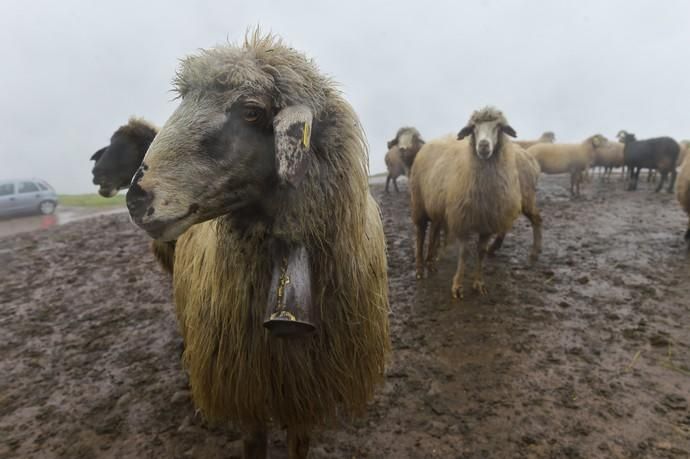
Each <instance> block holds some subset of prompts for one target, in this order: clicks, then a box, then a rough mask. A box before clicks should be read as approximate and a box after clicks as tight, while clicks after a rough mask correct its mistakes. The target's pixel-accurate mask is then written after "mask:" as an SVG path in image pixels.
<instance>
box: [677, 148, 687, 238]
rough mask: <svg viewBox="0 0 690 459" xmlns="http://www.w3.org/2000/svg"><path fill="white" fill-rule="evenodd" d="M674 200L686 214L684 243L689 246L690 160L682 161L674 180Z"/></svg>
mask: <svg viewBox="0 0 690 459" xmlns="http://www.w3.org/2000/svg"><path fill="white" fill-rule="evenodd" d="M676 198H678V202H679V203H680V206H681V207H682V208H683V210H684V211H685V213H686V214H688V218H689V220H688V229H687V231H686V232H685V241H686V242H687V243H688V244H690V160H689V159H686V160H685V161H683V165H682V166H681V168H680V173H679V174H678V177H677V178H676Z"/></svg>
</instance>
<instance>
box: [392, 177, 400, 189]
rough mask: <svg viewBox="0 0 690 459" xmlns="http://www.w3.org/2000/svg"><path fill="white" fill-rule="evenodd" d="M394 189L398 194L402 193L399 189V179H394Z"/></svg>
mask: <svg viewBox="0 0 690 459" xmlns="http://www.w3.org/2000/svg"><path fill="white" fill-rule="evenodd" d="M393 188H395V192H396V193H400V190H399V189H398V177H393Z"/></svg>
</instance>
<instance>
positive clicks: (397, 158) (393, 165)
mask: <svg viewBox="0 0 690 459" xmlns="http://www.w3.org/2000/svg"><path fill="white" fill-rule="evenodd" d="M387 145H388V152H387V153H386V156H385V158H384V160H385V162H386V168H387V169H388V176H387V177H386V187H385V191H386V193H387V192H388V184H389V183H390V182H391V181H392V182H393V187H394V188H395V191H399V190H398V183H397V179H398V177H400V176H401V175H405V176H409V175H410V169H412V164H413V163H414V159H415V157H416V156H417V153H418V152H419V149H420V148H422V145H424V140H423V139H422V136H421V135H420V134H419V131H418V130H417V129H415V128H413V127H402V128H400V129H398V132H397V133H396V134H395V137H394V138H393V140H389V141H388V144H387Z"/></svg>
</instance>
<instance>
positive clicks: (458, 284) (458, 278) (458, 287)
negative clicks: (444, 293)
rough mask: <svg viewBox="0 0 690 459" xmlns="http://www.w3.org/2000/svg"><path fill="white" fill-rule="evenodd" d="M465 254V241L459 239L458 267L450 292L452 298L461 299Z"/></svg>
mask: <svg viewBox="0 0 690 459" xmlns="http://www.w3.org/2000/svg"><path fill="white" fill-rule="evenodd" d="M466 256H467V241H466V240H464V239H460V241H459V243H458V268H457V270H456V271H455V276H453V287H452V288H451V293H452V295H453V298H454V299H456V300H457V299H460V300H461V299H462V298H463V292H462V279H463V278H464V277H465V261H466V260H465V257H466Z"/></svg>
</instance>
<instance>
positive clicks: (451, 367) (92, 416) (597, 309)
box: [0, 177, 690, 458]
mask: <svg viewBox="0 0 690 459" xmlns="http://www.w3.org/2000/svg"><path fill="white" fill-rule="evenodd" d="M565 185H566V179H565V178H564V177H546V178H544V179H543V180H542V183H541V190H540V195H539V202H540V206H541V209H542V214H543V217H544V221H545V225H544V250H543V253H542V258H541V260H540V261H539V263H537V265H536V266H534V267H529V266H527V264H526V260H527V255H528V250H529V244H530V239H531V232H530V229H529V226H528V225H527V224H526V220H524V219H523V220H520V222H519V223H518V224H517V226H516V228H515V229H514V231H513V232H511V233H510V234H509V236H508V238H506V242H505V244H504V246H503V248H502V249H501V252H500V253H499V255H498V256H497V257H496V258H494V259H491V260H489V262H488V264H487V267H486V271H485V272H486V280H487V287H488V288H489V296H488V297H486V298H481V299H480V298H478V297H476V296H475V295H473V294H469V295H466V299H465V300H464V302H463V303H457V302H453V301H452V300H451V299H450V282H451V277H452V271H453V267H454V263H455V255H454V250H453V248H452V247H449V248H448V250H447V251H446V252H445V254H444V256H443V258H442V260H441V262H440V265H439V267H440V270H439V272H438V273H436V274H435V275H434V276H433V277H432V278H430V279H426V280H423V281H419V282H418V281H416V280H415V278H414V273H413V244H414V240H413V237H412V227H411V224H410V221H409V210H408V207H407V200H408V196H407V193H406V192H403V193H400V194H395V193H391V194H389V195H384V194H383V192H382V187H381V186H380V185H375V186H374V187H373V188H372V192H373V194H374V196H375V197H376V199H377V200H378V201H379V202H380V203H381V206H382V210H383V214H384V224H385V227H386V233H387V237H388V247H389V265H390V287H391V304H392V310H393V311H392V316H391V318H392V333H393V343H394V357H393V362H392V364H391V366H390V368H389V370H388V377H387V380H386V384H385V386H384V387H382V389H381V390H380V392H379V395H378V396H377V397H376V400H375V401H374V402H373V403H372V405H371V407H370V409H369V413H368V416H367V417H366V418H364V419H358V420H343V421H342V424H341V425H338V426H335V427H334V429H332V430H329V431H324V432H322V433H320V434H318V435H317V436H316V438H314V441H313V448H312V455H311V457H314V458H344V457H347V458H350V457H371V458H383V457H386V458H408V457H409V458H426V457H444V458H445V457H450V458H455V457H467V458H483V457H495V458H513V457H554V458H555V457H558V458H560V457H566V458H577V457H583V458H593V457H601V458H617V457H625V458H628V457H641V458H666V457H669V458H671V457H673V458H678V457H689V456H690V407H689V406H688V405H689V403H690V352H689V351H690V333H689V332H690V259H689V258H688V255H687V253H686V249H685V245H684V243H683V241H682V233H683V231H684V229H685V227H686V220H685V216H684V215H683V214H682V213H681V211H680V209H679V207H678V205H677V203H676V202H675V200H674V199H673V197H672V196H669V195H666V194H654V193H651V192H649V190H647V189H645V188H644V186H643V189H642V190H641V191H639V192H637V193H626V192H624V191H621V188H622V187H621V186H620V183H619V182H618V181H614V182H613V183H611V184H600V183H598V182H595V183H594V184H593V185H590V186H589V187H588V188H587V189H586V197H584V198H581V199H578V200H572V201H571V200H570V199H569V198H568V196H567V194H566V192H565V188H564V187H565ZM401 189H402V190H406V187H405V184H404V183H402V182H401ZM0 266H1V268H0V271H1V274H0V283H1V285H2V288H1V290H0V291H1V294H0V333H2V337H1V338H2V339H0V356H2V357H1V359H0V439H1V440H0V457H2V458H5V457H8V458H10V457H12V458H14V457H17V458H29V457H36V458H43V457H45V458H53V457H64V458H90V457H107V458H110V457H113V458H115V457H195V458H216V457H218V458H220V457H237V456H238V454H239V451H240V450H239V442H238V439H239V435H238V434H237V432H235V431H234V430H232V429H227V428H221V427H216V428H209V427H208V426H205V425H204V423H203V422H202V420H201V419H200V418H199V416H195V414H194V409H193V407H192V405H191V402H190V400H189V398H188V395H187V392H186V391H185V389H186V380H185V376H184V373H183V372H182V370H181V367H180V364H179V352H180V347H179V346H180V339H179V337H178V334H177V329H176V325H175V322H174V318H173V313H172V304H171V298H170V281H169V279H168V278H167V277H166V276H165V275H163V274H162V273H161V272H160V271H159V269H158V268H157V267H156V266H155V264H154V262H153V259H152V257H151V256H150V255H149V253H148V250H147V240H146V237H145V236H144V235H143V234H141V233H140V232H138V231H137V230H136V229H135V228H133V227H132V225H131V224H130V223H129V222H128V220H127V217H126V216H125V215H113V216H106V217H100V218H98V219H94V220H89V221H84V222H76V223H70V224H67V225H64V226H60V227H57V228H54V229H50V230H47V231H42V232H33V233H27V234H23V235H19V236H12V237H8V238H5V239H2V240H0ZM270 447H271V457H274V458H282V457H286V452H285V448H284V442H283V434H282V433H280V432H276V433H274V434H273V435H272V438H271V446H270Z"/></svg>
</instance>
